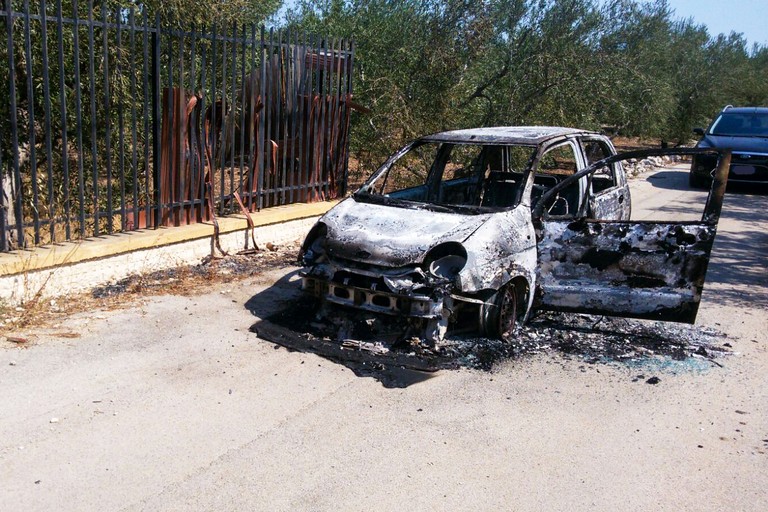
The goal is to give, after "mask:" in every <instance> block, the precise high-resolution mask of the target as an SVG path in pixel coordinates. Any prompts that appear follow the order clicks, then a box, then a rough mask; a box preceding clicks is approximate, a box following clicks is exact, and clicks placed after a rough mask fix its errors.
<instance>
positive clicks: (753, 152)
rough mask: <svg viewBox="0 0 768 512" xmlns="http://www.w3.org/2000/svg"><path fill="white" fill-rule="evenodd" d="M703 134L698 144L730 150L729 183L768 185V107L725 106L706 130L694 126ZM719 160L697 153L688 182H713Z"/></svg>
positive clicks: (700, 184)
mask: <svg viewBox="0 0 768 512" xmlns="http://www.w3.org/2000/svg"><path fill="white" fill-rule="evenodd" d="M693 132H694V133H695V134H696V135H698V136H700V137H701V140H700V141H699V142H698V143H697V145H696V147H699V148H723V149H730V150H731V151H732V155H731V167H730V171H729V174H728V181H729V182H730V183H744V184H754V183H762V184H768V108H766V107H732V106H730V105H729V106H727V107H725V108H724V109H723V110H722V111H721V112H720V114H719V115H718V116H717V117H716V118H715V120H714V121H712V124H710V125H709V127H707V129H706V130H704V129H702V128H695V129H694V130H693ZM716 164H717V159H716V157H715V156H714V155H712V154H700V155H694V157H693V159H692V160H691V172H690V175H689V182H690V185H691V187H694V188H708V187H709V185H710V184H711V183H712V176H713V175H714V172H715V167H716Z"/></svg>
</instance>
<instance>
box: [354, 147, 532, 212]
mask: <svg viewBox="0 0 768 512" xmlns="http://www.w3.org/2000/svg"><path fill="white" fill-rule="evenodd" d="M535 151H536V148H535V147H533V146H520V145H499V144H462V143H453V142H451V143H448V142H433V141H429V142H423V143H420V144H414V145H413V147H411V148H410V149H409V150H408V151H406V152H405V153H403V154H402V155H400V156H399V158H396V159H395V160H390V161H389V162H388V163H387V164H385V166H384V167H382V168H381V169H380V170H379V172H377V173H376V174H375V175H374V177H373V178H372V179H371V180H370V181H369V182H368V183H367V184H366V185H365V186H363V188H362V189H361V190H360V192H359V193H358V197H360V196H379V197H382V198H389V199H394V200H402V201H408V202H415V203H424V204H427V205H434V206H442V207H455V208H457V209H461V208H466V207H470V208H475V209H477V208H480V209H484V208H509V207H514V206H516V204H517V202H518V201H519V198H520V192H521V190H522V188H523V187H524V183H525V181H526V179H525V177H526V176H527V174H526V171H527V169H528V167H529V166H530V163H531V161H532V157H533V155H534V153H535Z"/></svg>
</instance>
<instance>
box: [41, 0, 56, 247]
mask: <svg viewBox="0 0 768 512" xmlns="http://www.w3.org/2000/svg"><path fill="white" fill-rule="evenodd" d="M40 35H41V38H42V47H43V48H42V50H43V55H42V57H43V109H44V110H43V111H44V113H45V120H44V124H43V126H44V127H45V168H46V176H47V180H46V181H47V184H48V219H47V220H48V230H49V232H50V241H51V242H55V241H56V233H55V226H56V212H55V210H54V197H53V190H54V188H53V162H52V159H53V147H52V146H53V145H52V142H51V80H50V74H49V72H48V67H49V62H48V5H47V4H46V0H40Z"/></svg>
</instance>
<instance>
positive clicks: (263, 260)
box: [0, 244, 298, 345]
mask: <svg viewBox="0 0 768 512" xmlns="http://www.w3.org/2000/svg"><path fill="white" fill-rule="evenodd" d="M270 248H271V249H266V248H262V250H261V251H258V252H255V253H250V254H231V255H228V256H226V257H224V258H221V259H213V260H211V259H206V260H204V261H203V262H201V263H199V264H197V265H190V266H183V267H176V268H172V269H168V270H162V271H157V272H151V273H147V274H137V275H132V276H129V277H127V278H125V279H122V280H120V281H118V282H116V283H111V284H107V285H104V286H100V287H97V288H94V289H93V290H91V291H89V292H84V293H79V294H76V295H75V294H72V295H67V296H65V297H58V298H54V299H50V298H42V294H41V293H38V294H37V296H35V297H33V298H32V299H31V300H29V301H27V302H25V303H24V304H22V305H20V306H18V307H12V306H9V305H8V304H6V303H4V302H0V332H2V333H3V335H4V338H5V341H11V342H13V343H15V344H17V345H23V344H25V343H26V341H13V340H12V339H11V338H13V339H14V340H19V339H22V340H29V339H34V337H35V336H34V334H33V331H34V330H38V329H49V328H52V327H55V326H56V325H57V324H59V323H61V321H62V320H64V319H65V318H66V317H68V316H70V315H72V314H75V313H82V312H89V311H111V310H117V309H123V308H127V307H130V306H131V305H132V304H134V303H135V301H136V300H138V299H140V298H144V297H150V296H158V295H198V294H202V293H206V292H207V291H209V290H210V289H211V288H212V287H213V286H215V285H217V284H222V283H231V282H236V281H239V280H243V279H246V278H248V277H251V276H253V275H256V274H259V273H263V272H265V271H268V270H271V269H273V268H279V267H284V266H286V265H291V264H293V263H294V262H295V260H296V254H297V252H298V246H297V244H290V245H286V246H281V247H275V246H271V245H270ZM60 334H61V336H60V337H64V338H75V337H78V336H77V335H76V334H73V333H60Z"/></svg>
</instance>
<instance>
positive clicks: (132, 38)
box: [128, 6, 139, 229]
mask: <svg viewBox="0 0 768 512" xmlns="http://www.w3.org/2000/svg"><path fill="white" fill-rule="evenodd" d="M128 24H129V26H130V31H129V33H128V34H129V36H128V39H129V42H128V45H129V46H130V48H131V50H130V52H129V53H130V56H129V59H130V63H131V65H130V69H129V70H128V73H129V74H130V75H131V181H132V182H133V183H132V185H133V186H132V189H133V190H132V192H133V194H132V196H133V200H132V207H131V215H132V217H133V229H139V158H138V151H137V146H138V144H139V139H138V136H137V128H136V122H137V119H136V102H137V101H138V100H139V98H138V97H137V95H136V8H135V7H134V6H131V10H130V11H129V12H128Z"/></svg>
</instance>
